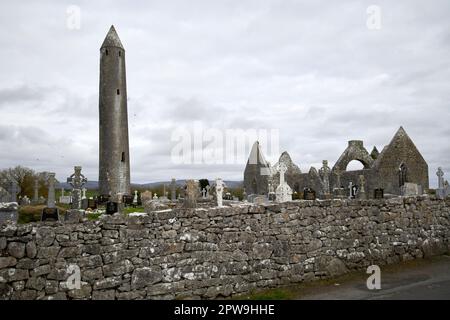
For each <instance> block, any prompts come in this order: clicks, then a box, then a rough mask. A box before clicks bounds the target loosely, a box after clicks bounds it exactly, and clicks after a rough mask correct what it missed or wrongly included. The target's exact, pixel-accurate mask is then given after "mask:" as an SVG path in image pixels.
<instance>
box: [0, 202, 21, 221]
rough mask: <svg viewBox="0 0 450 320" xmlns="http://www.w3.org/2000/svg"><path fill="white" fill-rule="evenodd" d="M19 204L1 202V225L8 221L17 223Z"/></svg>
mask: <svg viewBox="0 0 450 320" xmlns="http://www.w3.org/2000/svg"><path fill="white" fill-rule="evenodd" d="M18 212H19V205H18V204H17V202H0V224H2V223H6V221H11V222H17V220H18V218H19V213H18Z"/></svg>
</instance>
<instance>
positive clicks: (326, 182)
mask: <svg viewBox="0 0 450 320" xmlns="http://www.w3.org/2000/svg"><path fill="white" fill-rule="evenodd" d="M330 172H331V169H330V167H329V166H328V160H323V161H322V168H320V170H319V175H320V178H321V179H322V185H323V193H324V194H330Z"/></svg>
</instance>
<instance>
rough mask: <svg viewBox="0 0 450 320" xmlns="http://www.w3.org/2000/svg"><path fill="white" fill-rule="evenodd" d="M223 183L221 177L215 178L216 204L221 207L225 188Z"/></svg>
mask: <svg viewBox="0 0 450 320" xmlns="http://www.w3.org/2000/svg"><path fill="white" fill-rule="evenodd" d="M225 187H226V186H225V183H224V182H223V180H222V178H217V179H216V184H215V188H216V199H217V206H218V207H223V191H224V189H225Z"/></svg>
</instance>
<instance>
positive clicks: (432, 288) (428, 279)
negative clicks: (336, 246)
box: [296, 255, 450, 300]
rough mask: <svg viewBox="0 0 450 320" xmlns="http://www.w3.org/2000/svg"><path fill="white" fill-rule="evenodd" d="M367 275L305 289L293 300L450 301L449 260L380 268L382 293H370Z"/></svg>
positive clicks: (376, 291)
mask: <svg viewBox="0 0 450 320" xmlns="http://www.w3.org/2000/svg"><path fill="white" fill-rule="evenodd" d="M369 276H370V274H361V273H360V274H357V275H355V276H351V277H348V276H347V278H345V277H342V278H337V279H335V280H334V281H333V283H329V284H323V285H317V286H311V287H308V288H307V290H302V291H303V292H302V293H301V294H299V296H298V297H296V299H306V300H311V299H313V300H324V299H325V300H342V299H345V300H375V299H381V300H450V256H448V255H444V256H439V257H434V258H432V259H429V260H428V259H427V260H415V261H411V262H409V263H405V264H398V265H391V266H382V267H381V289H379V290H377V289H374V290H369V289H368V288H367V285H366V281H367V278H368V277H369Z"/></svg>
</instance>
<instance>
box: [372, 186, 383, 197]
mask: <svg viewBox="0 0 450 320" xmlns="http://www.w3.org/2000/svg"><path fill="white" fill-rule="evenodd" d="M373 197H374V199H383V198H384V189H381V188H379V189H375V190H374V191H373Z"/></svg>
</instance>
